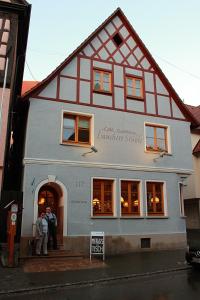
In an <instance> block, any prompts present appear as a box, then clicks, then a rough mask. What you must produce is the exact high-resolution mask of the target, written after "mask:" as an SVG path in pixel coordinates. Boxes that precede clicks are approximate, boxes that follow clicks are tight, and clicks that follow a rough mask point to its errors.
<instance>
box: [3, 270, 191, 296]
mask: <svg viewBox="0 0 200 300" xmlns="http://www.w3.org/2000/svg"><path fill="white" fill-rule="evenodd" d="M189 269H191V266H186V267H180V268H173V269H164V270H160V271H153V272H145V273H140V274H128V275H121V276H114V277H107V278H99V279H95V280H87V281H77V282H69V283H62V284H51V285H45V286H38V287H34V288H24V289H15V290H7V291H5V290H4V291H0V297H1V296H3V295H14V294H23V293H24V294H25V293H34V292H40V291H46V290H48V291H49V289H57V288H66V287H73V286H87V285H91V284H97V283H105V282H108V281H115V280H120V279H129V278H137V277H145V276H152V275H158V274H166V273H171V272H178V271H184V270H189Z"/></svg>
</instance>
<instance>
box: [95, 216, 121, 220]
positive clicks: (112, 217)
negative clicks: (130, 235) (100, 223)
mask: <svg viewBox="0 0 200 300" xmlns="http://www.w3.org/2000/svg"><path fill="white" fill-rule="evenodd" d="M90 218H91V219H112V220H113V219H118V218H117V217H116V216H91V217H90Z"/></svg>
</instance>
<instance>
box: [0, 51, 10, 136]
mask: <svg viewBox="0 0 200 300" xmlns="http://www.w3.org/2000/svg"><path fill="white" fill-rule="evenodd" d="M8 61H9V59H8V57H7V58H6V68H5V74H4V81H3V90H2V95H1V106H0V136H1V133H2V132H1V130H2V120H3V102H4V92H5V88H6V81H7V74H8Z"/></svg>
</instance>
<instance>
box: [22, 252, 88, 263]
mask: <svg viewBox="0 0 200 300" xmlns="http://www.w3.org/2000/svg"><path fill="white" fill-rule="evenodd" d="M84 256H85V255H84V254H83V253H81V252H74V251H70V250H49V251H48V255H40V256H38V255H32V256H22V257H20V260H21V261H24V260H31V259H34V260H36V259H39V258H42V259H45V260H46V259H51V258H53V259H62V258H76V257H78V258H81V257H84Z"/></svg>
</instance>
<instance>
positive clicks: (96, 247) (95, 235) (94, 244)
mask: <svg viewBox="0 0 200 300" xmlns="http://www.w3.org/2000/svg"><path fill="white" fill-rule="evenodd" d="M92 255H102V257H103V260H105V236H104V232H103V231H91V234H90V260H91V258H92Z"/></svg>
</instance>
